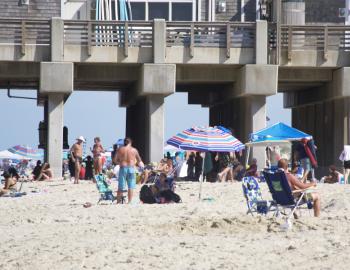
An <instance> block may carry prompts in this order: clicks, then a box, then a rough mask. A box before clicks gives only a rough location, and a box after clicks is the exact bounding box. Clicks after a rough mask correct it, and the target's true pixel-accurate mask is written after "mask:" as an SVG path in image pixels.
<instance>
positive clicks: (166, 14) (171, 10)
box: [90, 0, 198, 21]
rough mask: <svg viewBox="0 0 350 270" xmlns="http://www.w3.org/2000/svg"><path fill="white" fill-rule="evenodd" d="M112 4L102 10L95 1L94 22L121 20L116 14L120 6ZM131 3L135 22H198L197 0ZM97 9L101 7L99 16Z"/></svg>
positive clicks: (144, 0) (134, 0) (92, 5)
mask: <svg viewBox="0 0 350 270" xmlns="http://www.w3.org/2000/svg"><path fill="white" fill-rule="evenodd" d="M99 1H101V0H99ZM98 3H101V2H98ZM103 3H105V2H103ZM110 3H111V6H106V5H105V4H104V5H103V9H101V5H97V2H96V0H93V1H92V2H91V8H90V18H91V19H92V20H96V19H97V20H101V19H102V17H103V18H104V20H115V19H116V18H119V17H120V16H116V13H120V5H119V4H118V5H117V6H116V5H115V3H116V0H112V1H111V2H110ZM129 3H130V9H131V12H130V10H129V5H127V9H128V16H129V20H130V14H131V18H132V20H134V21H151V20H153V19H155V18H158V19H165V20H166V21H196V18H197V16H196V12H198V11H197V7H196V3H197V1H196V0H168V1H166V0H129ZM96 7H99V9H98V13H99V15H97V12H96ZM102 10H103V12H102ZM102 13H103V15H102ZM97 16H99V18H98V17H97Z"/></svg>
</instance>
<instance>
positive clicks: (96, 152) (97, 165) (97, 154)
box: [92, 137, 105, 174]
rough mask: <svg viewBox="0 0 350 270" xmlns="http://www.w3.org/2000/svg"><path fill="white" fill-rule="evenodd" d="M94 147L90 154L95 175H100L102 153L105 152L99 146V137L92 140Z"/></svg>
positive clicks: (100, 145)
mask: <svg viewBox="0 0 350 270" xmlns="http://www.w3.org/2000/svg"><path fill="white" fill-rule="evenodd" d="M94 143H95V144H94V147H93V148H92V154H93V156H94V169H95V174H100V173H102V166H103V162H102V153H104V152H105V149H104V148H103V146H102V144H101V139H100V137H96V138H95V139H94Z"/></svg>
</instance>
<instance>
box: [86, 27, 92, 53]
mask: <svg viewBox="0 0 350 270" xmlns="http://www.w3.org/2000/svg"><path fill="white" fill-rule="evenodd" d="M87 28H88V31H87V35H88V36H87V46H88V47H87V51H88V56H91V39H92V25H91V21H89V22H88V25H87Z"/></svg>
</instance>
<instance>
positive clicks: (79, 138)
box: [77, 136, 86, 142]
mask: <svg viewBox="0 0 350 270" xmlns="http://www.w3.org/2000/svg"><path fill="white" fill-rule="evenodd" d="M77 140H79V141H82V142H86V141H85V138H84V137H83V136H79V137H78V138H77Z"/></svg>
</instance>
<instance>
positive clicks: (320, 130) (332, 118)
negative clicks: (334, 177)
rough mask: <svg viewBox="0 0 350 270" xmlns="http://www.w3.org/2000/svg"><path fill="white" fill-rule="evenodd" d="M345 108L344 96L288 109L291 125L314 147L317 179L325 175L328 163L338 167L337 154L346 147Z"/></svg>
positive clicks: (348, 101)
mask: <svg viewBox="0 0 350 270" xmlns="http://www.w3.org/2000/svg"><path fill="white" fill-rule="evenodd" d="M349 107H350V98H349V97H346V98H340V99H335V100H329V101H324V102H320V103H317V104H309V105H306V106H299V107H294V108H293V109H292V124H293V126H294V127H296V128H298V129H300V130H302V131H304V132H306V133H309V134H310V135H312V136H313V138H314V140H315V144H316V146H317V148H318V150H317V159H318V164H319V168H318V169H317V170H316V176H317V177H321V176H323V175H325V174H326V173H327V172H328V167H329V165H331V164H335V165H336V166H338V167H339V168H340V167H341V166H342V164H341V162H340V161H339V155H340V153H341V151H342V149H343V146H344V144H350V130H349V123H350V122H349V119H350V109H349Z"/></svg>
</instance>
